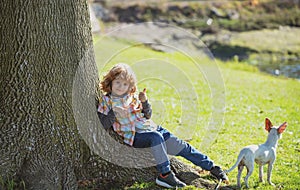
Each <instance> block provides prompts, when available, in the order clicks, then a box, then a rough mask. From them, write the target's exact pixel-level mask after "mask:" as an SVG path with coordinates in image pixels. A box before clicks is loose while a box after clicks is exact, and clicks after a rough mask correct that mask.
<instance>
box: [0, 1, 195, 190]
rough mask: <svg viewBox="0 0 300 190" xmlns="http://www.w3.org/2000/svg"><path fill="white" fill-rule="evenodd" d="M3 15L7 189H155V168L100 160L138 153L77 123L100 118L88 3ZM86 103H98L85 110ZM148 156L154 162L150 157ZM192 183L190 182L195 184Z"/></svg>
mask: <svg viewBox="0 0 300 190" xmlns="http://www.w3.org/2000/svg"><path fill="white" fill-rule="evenodd" d="M0 9H1V12H0V17H1V19H0V50H1V51H0V60H1V65H0V94H1V98H0V145H1V149H0V175H1V179H0V180H1V181H2V182H3V183H0V189H2V188H5V185H7V183H6V182H7V181H9V180H15V181H19V182H20V181H23V182H24V184H25V187H26V189H39V190H41V189H77V188H78V185H77V181H78V180H79V179H92V178H94V179H97V180H96V181H97V186H98V187H103V189H105V188H106V187H108V186H110V185H112V184H113V185H114V186H119V187H120V186H124V185H126V184H128V183H130V182H133V181H135V180H139V181H153V180H154V178H155V177H156V170H155V168H154V167H152V166H149V167H148V168H145V169H144V168H131V167H120V166H119V165H118V164H117V163H113V162H111V161H110V160H109V159H104V158H103V157H101V156H99V153H101V154H102V155H104V154H106V152H105V151H107V154H111V155H110V156H111V157H115V158H117V157H118V156H120V158H122V157H121V155H122V154H123V153H124V151H131V150H133V149H130V148H128V147H126V146H125V145H123V147H121V148H116V147H110V146H109V144H107V143H106V141H103V138H104V136H105V135H106V136H107V132H106V131H104V130H102V129H101V127H102V126H101V124H99V126H98V128H97V126H96V127H95V126H93V127H94V128H93V127H89V126H88V125H87V126H81V128H80V127H79V126H80V124H81V123H80V121H76V117H77V118H78V117H79V118H81V117H83V118H87V120H84V121H87V122H89V121H91V120H95V118H94V115H96V109H95V98H96V96H97V92H96V91H95V89H96V83H97V74H98V72H97V68H96V66H95V65H96V64H95V60H94V52H93V48H92V45H93V44H92V35H91V28H90V20H89V14H88V5H87V2H86V1H85V0H38V1H33V0H13V1H12V0H2V1H1V2H0ZM78 84H79V86H77V85H78ZM74 88H75V92H74ZM77 88H78V89H79V90H77ZM81 92H82V93H81ZM74 94H75V95H74ZM81 96H83V98H82V100H85V99H84V98H86V97H87V96H88V99H89V100H92V102H93V103H91V101H90V103H91V104H87V105H88V106H86V105H85V102H83V103H82V102H81V103H79V104H78V103H77V102H76V101H77V100H81V98H80V97H81ZM74 97H75V98H74ZM76 98H77V99H76ZM74 102H75V103H74ZM74 105H75V106H74ZM76 105H77V106H78V105H81V106H82V108H81V107H76ZM74 107H75V109H74ZM84 109H86V110H84ZM85 111H86V112H85ZM90 113H92V114H90ZM78 115H79V116H78ZM91 115H93V116H91ZM90 117H92V119H90ZM93 122H94V121H93ZM95 122H96V121H95ZM96 123H97V122H96ZM98 123H99V121H98ZM99 127H100V129H99ZM109 133H110V136H112V137H113V139H116V137H115V133H113V132H111V130H110V132H109ZM94 135H95V138H96V139H100V140H99V141H98V140H96V143H94V144H93V145H92V146H94V145H95V146H97V147H98V148H96V149H94V148H95V147H92V148H91V145H89V141H92V139H93V138H92V137H94ZM89 137H90V139H85V138H89ZM101 139H102V141H101ZM99 147H100V148H99ZM101 147H102V148H101ZM125 147H126V148H125ZM95 150H96V151H95ZM98 150H99V152H98V153H97V151H98ZM112 153H115V154H112ZM130 153H131V152H130ZM132 153H133V154H130V155H132V156H134V155H135V154H139V152H138V151H137V152H134V151H132ZM140 156H141V157H143V158H145V159H146V160H147V157H148V156H149V153H145V154H143V155H140ZM150 160H151V159H150ZM120 161H122V160H120ZM172 163H177V164H173V168H174V170H175V171H176V172H177V173H180V171H184V170H183V168H189V167H187V166H185V165H184V166H183V165H182V163H180V162H177V161H176V160H175V161H172ZM176 168H177V169H176ZM188 170H189V169H188ZM191 179H192V178H190V179H186V181H187V182H188V183H193V182H192V181H191ZM105 185H108V186H105Z"/></svg>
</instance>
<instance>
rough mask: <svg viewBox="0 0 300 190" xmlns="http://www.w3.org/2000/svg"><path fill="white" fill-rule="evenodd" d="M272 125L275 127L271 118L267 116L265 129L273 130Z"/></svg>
mask: <svg viewBox="0 0 300 190" xmlns="http://www.w3.org/2000/svg"><path fill="white" fill-rule="evenodd" d="M271 127H273V124H272V122H271V121H270V120H269V118H266V121H265V129H266V131H268V132H270V131H271Z"/></svg>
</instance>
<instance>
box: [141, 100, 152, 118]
mask: <svg viewBox="0 0 300 190" xmlns="http://www.w3.org/2000/svg"><path fill="white" fill-rule="evenodd" d="M142 107H143V110H142V113H143V114H144V116H145V118H147V119H150V118H151V116H152V108H151V104H149V102H148V100H146V101H145V102H142Z"/></svg>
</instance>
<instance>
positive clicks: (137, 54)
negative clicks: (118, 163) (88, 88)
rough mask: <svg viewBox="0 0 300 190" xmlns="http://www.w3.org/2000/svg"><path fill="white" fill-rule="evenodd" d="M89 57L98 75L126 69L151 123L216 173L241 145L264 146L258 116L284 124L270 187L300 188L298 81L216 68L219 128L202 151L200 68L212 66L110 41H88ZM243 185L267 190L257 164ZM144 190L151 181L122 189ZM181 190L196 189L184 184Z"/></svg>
mask: <svg viewBox="0 0 300 190" xmlns="http://www.w3.org/2000/svg"><path fill="white" fill-rule="evenodd" d="M95 52H96V61H97V65H98V70H99V75H100V77H101V76H102V75H103V74H104V73H105V72H106V71H107V70H108V69H109V68H111V66H112V65H113V64H115V63H117V62H126V63H128V64H130V65H132V68H133V69H134V71H135V72H136V74H137V77H138V80H139V83H138V87H139V89H143V88H144V87H147V89H148V90H147V93H148V97H149V99H150V101H151V103H152V106H153V111H154V114H153V120H154V121H155V122H157V123H159V124H162V125H163V126H164V127H166V128H168V129H169V130H170V131H172V132H173V133H175V134H176V135H177V136H179V137H180V138H183V139H192V140H191V142H190V143H191V144H192V145H193V146H195V147H196V148H198V149H199V150H200V151H202V152H204V153H206V154H207V155H208V156H210V157H211V158H212V159H213V160H214V161H215V162H216V163H217V164H219V165H221V166H222V167H223V168H224V169H228V168H229V167H230V166H231V165H233V163H234V162H235V161H236V158H237V155H238V152H239V150H240V149H241V148H242V147H244V146H246V145H249V144H260V143H263V142H264V141H265V140H266V136H267V132H266V131H265V130H264V119H265V118H266V117H268V118H270V119H271V121H272V122H273V124H274V125H280V124H281V123H283V122H284V121H287V122H288V127H287V130H286V132H285V133H284V134H283V138H282V139H281V140H280V141H279V145H278V148H277V160H276V163H275V166H274V169H273V173H272V174H273V175H272V179H273V180H272V181H273V183H275V184H276V188H275V189H297V188H298V187H299V186H300V181H299V179H300V176H299V173H300V172H299V163H300V138H299V137H300V135H299V122H300V114H299V113H300V106H299V105H300V82H299V81H298V80H293V79H287V78H283V77H274V76H269V75H267V74H263V73H260V72H258V71H257V69H255V68H254V67H251V66H249V65H245V64H241V63H234V62H232V63H227V64H224V63H222V62H218V63H217V66H218V68H219V69H220V72H221V76H222V83H223V84H224V87H225V98H226V99H225V105H226V107H225V109H224V110H223V111H224V121H223V123H224V125H223V126H222V127H219V126H217V130H212V131H211V132H212V133H214V134H215V135H216V138H214V139H213V141H211V143H210V144H209V146H208V147H203V146H201V145H202V143H203V141H205V140H206V138H207V136H206V135H207V134H205V133H204V131H205V130H207V129H208V127H209V125H208V123H209V121H210V119H211V116H212V105H214V101H215V100H213V99H212V96H211V93H212V92H211V89H213V88H214V86H210V84H209V83H208V79H207V76H206V75H207V74H206V73H205V72H203V70H202V69H201V68H203V67H202V66H203V65H206V64H207V63H209V64H214V62H212V61H210V60H208V59H205V58H201V59H193V58H192V57H189V56H187V55H186V54H182V53H162V52H155V51H152V50H150V49H148V48H147V47H144V46H142V45H134V44H133V43H129V42H120V41H118V40H113V39H110V38H98V39H97V40H95ZM187 54H188V52H187ZM208 135H210V134H208ZM212 136H213V134H212ZM187 163H188V162H187ZM265 171H266V167H265ZM265 173H266V172H265ZM236 174H237V171H236V170H235V171H233V172H232V173H230V174H229V177H230V180H231V184H232V185H234V184H236V179H235V178H236ZM243 175H245V173H244V174H243ZM264 179H266V176H265V178H264ZM249 182H250V184H249V185H250V187H251V188H252V189H254V188H255V189H274V188H273V187H272V186H269V185H268V184H267V183H259V182H258V167H257V166H256V168H255V171H254V173H253V175H252V176H251V178H250V180H249ZM151 185H152V186H155V185H154V184H153V183H138V184H134V185H133V187H129V189H147V188H148V189H149V186H150V187H151ZM233 187H234V186H233ZM150 189H151V188H150ZM186 189H196V188H193V187H191V186H189V187H187V188H186Z"/></svg>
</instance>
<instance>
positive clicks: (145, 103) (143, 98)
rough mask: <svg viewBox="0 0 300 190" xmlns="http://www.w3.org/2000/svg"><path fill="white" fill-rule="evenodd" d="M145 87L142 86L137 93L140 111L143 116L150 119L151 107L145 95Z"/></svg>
mask: <svg viewBox="0 0 300 190" xmlns="http://www.w3.org/2000/svg"><path fill="white" fill-rule="evenodd" d="M146 90H147V89H146V88H144V90H143V92H140V93H139V100H140V101H141V102H142V107H143V109H142V113H143V114H144V116H145V118H147V119H150V118H151V116H152V108H151V105H150V104H149V102H148V98H147V95H146Z"/></svg>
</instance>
